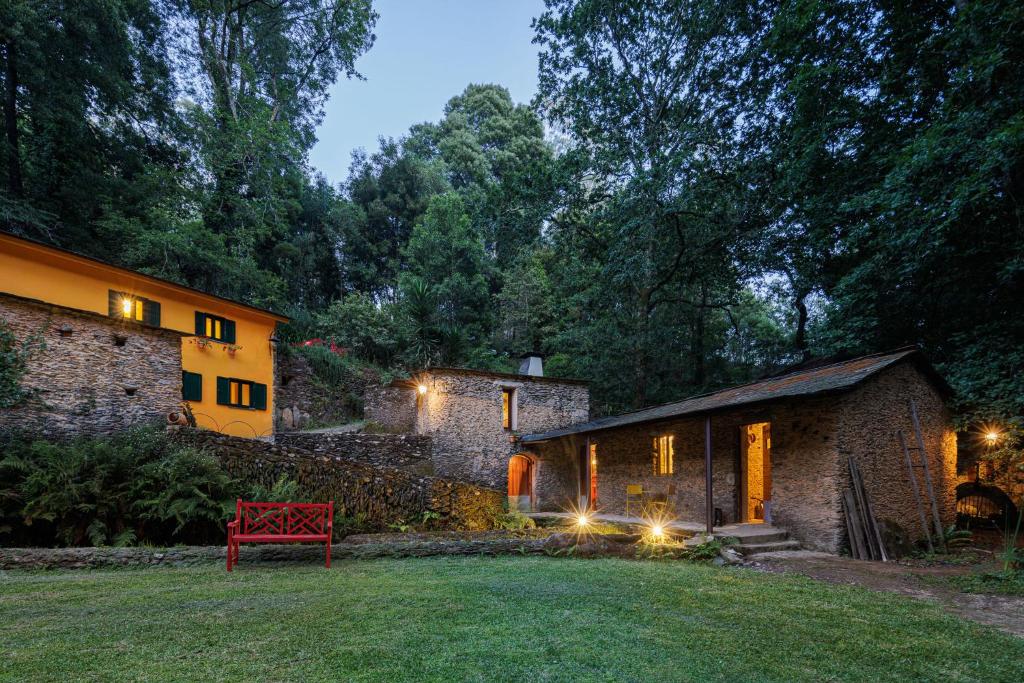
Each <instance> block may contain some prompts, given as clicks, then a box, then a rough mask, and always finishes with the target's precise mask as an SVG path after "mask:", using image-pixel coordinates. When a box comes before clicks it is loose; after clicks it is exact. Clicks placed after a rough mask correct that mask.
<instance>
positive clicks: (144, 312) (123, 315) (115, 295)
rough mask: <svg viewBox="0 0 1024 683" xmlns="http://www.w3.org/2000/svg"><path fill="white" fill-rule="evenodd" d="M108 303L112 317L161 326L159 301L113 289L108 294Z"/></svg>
mask: <svg viewBox="0 0 1024 683" xmlns="http://www.w3.org/2000/svg"><path fill="white" fill-rule="evenodd" d="M107 305H108V312H109V313H110V317H111V318H120V319H121V320H131V321H132V322H137V323H144V324H146V325H152V326H153V327H160V303H159V302H157V301H151V300H149V299H146V298H144V297H141V296H135V295H132V294H127V293H125V292H117V291H114V290H113V289H111V290H109V292H108V294H107Z"/></svg>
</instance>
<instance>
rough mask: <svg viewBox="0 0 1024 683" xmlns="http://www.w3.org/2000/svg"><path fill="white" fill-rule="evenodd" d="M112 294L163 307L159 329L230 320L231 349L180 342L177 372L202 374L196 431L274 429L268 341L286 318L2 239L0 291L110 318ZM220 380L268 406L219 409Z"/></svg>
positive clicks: (183, 328)
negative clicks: (259, 390)
mask: <svg viewBox="0 0 1024 683" xmlns="http://www.w3.org/2000/svg"><path fill="white" fill-rule="evenodd" d="M111 289H113V290H116V291H120V292H126V293H128V294H131V295H134V296H140V297H144V298H147V299H151V300H153V301H157V302H159V303H160V308H161V311H160V326H161V327H165V328H168V329H172V330H178V331H181V332H188V333H192V332H194V331H195V312H196V311H202V312H204V313H211V314H213V315H217V316H221V317H224V318H228V319H230V320H234V321H235V324H236V337H235V338H236V342H235V343H236V345H237V346H240V347H241V348H240V349H238V350H237V351H235V352H234V354H231V353H229V352H228V348H227V345H225V344H221V343H219V342H211V343H210V344H209V346H208V347H207V348H205V349H204V348H200V347H199V345H198V344H197V343H196V340H197V338H196V337H191V336H190V337H183V338H182V340H181V364H182V368H183V369H185V370H188V371H190V372H197V373H200V374H201V375H202V376H203V400H202V401H201V402H192V410H193V412H194V413H195V415H196V421H197V422H198V424H199V426H201V427H206V428H209V429H217V430H219V431H224V432H226V433H229V434H234V435H237V436H248V437H252V436H254V435H255V436H266V435H269V434H271V433H272V432H273V405H272V403H273V393H274V392H273V389H274V363H273V348H272V346H271V343H270V337H271V335H272V334H273V332H274V328H275V326H276V324H277V323H278V322H284V321H285V318H281V317H278V316H274V315H272V314H270V313H264V312H261V311H258V310H255V309H251V308H248V307H246V306H242V305H239V304H233V303H231V302H228V301H224V300H221V299H218V298H216V297H213V296H209V295H205V294H202V293H201V292H197V291H195V290H190V289H188V288H186V287H179V286H177V285H173V284H170V283H164V282H161V281H158V280H154V279H151V278H147V277H146V276H144V275H140V274H137V273H133V272H131V271H126V270H122V269H119V268H115V267H113V266H107V265H105V264H101V263H98V262H95V261H92V260H89V259H85V258H81V257H78V256H75V255H73V254H68V253H65V252H61V251H59V250H55V249H50V248H48V247H45V246H42V245H37V244H35V243H32V242H26V241H24V240H19V239H17V238H14V237H10V236H8V235H3V234H0V292H4V293H7V294H13V295H16V296H20V297H25V298H28V299H35V300H38V301H44V302H47V303H52V304H56V305H59V306H66V307H68V308H75V309H78V310H82V311H90V312H93V313H99V314H101V315H104V316H105V315H108V313H109V311H108V306H109V304H108V293H109V291H110V290H111ZM217 376H221V377H233V378H236V379H244V380H250V381H253V382H259V383H261V384H266V385H267V409H266V410H251V409H248V408H233V407H229V406H222V405H217V402H216V399H217Z"/></svg>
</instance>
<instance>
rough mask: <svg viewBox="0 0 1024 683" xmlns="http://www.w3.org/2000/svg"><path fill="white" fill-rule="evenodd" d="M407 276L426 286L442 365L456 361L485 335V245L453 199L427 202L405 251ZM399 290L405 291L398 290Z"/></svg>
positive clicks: (448, 196) (487, 315) (451, 195)
mask: <svg viewBox="0 0 1024 683" xmlns="http://www.w3.org/2000/svg"><path fill="white" fill-rule="evenodd" d="M404 256H405V259H406V261H407V263H408V271H407V272H406V273H403V276H402V277H403V278H404V280H403V282H405V280H408V278H409V277H411V278H413V280H414V281H416V282H421V283H424V284H426V286H427V287H428V288H429V289H430V293H431V297H432V299H433V301H434V302H435V304H436V306H437V314H436V318H435V320H436V321H437V323H438V324H439V327H440V330H441V333H442V337H443V339H442V341H443V342H444V343H443V345H442V350H443V351H444V352H445V355H446V356H447V362H455V361H458V360H460V358H459V357H460V356H461V355H462V353H463V352H464V347H465V345H467V344H468V345H469V346H476V345H478V344H480V343H482V342H483V340H485V339H486V338H487V333H488V332H489V330H490V311H489V307H490V306H489V304H490V297H489V294H488V288H487V277H486V269H487V264H486V261H485V254H484V245H483V240H482V239H481V237H480V234H479V233H478V232H477V231H476V230H475V229H474V228H473V226H472V224H471V223H470V220H469V216H467V215H466V210H465V205H464V204H463V202H462V199H461V198H460V197H459V195H458V194H455V193H453V192H449V193H446V194H443V195H438V196H436V197H434V198H432V199H431V200H430V205H429V206H428V207H427V212H426V214H425V215H424V216H423V220H422V221H421V222H420V223H417V225H416V227H415V228H414V229H413V233H412V236H411V237H410V238H409V243H408V245H406V247H405V250H404ZM403 289H409V287H407V286H404V285H403Z"/></svg>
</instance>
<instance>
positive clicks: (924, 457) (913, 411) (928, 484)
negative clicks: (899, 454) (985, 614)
mask: <svg viewBox="0 0 1024 683" xmlns="http://www.w3.org/2000/svg"><path fill="white" fill-rule="evenodd" d="M910 419H911V421H912V422H913V425H914V437H915V443H916V444H917V445H916V446H907V439H906V437H905V436H904V435H903V430H902V429H898V430H896V436H897V438H898V439H899V441H900V447H901V448H902V449H903V458H904V460H906V463H907V473H908V474H909V476H910V488H911V489H912V490H913V492H914V502H915V503H916V504H917V514H918V517H919V518H920V520H921V529H922V530H923V531H924V537H925V539H926V540H927V541H928V551H929V552H935V546H934V545H933V544H932V536H931V533H930V532H929V530H928V519H927V515H926V514H925V510H924V504H923V503H922V502H921V490H920V487H919V485H918V483H917V474H916V472H915V470H916V469H918V468H920V469H921V471H922V475H923V476H922V478H923V479H924V484H925V491H926V492H927V494H928V500H929V502H930V503H931V509H932V521H933V522H934V524H935V538H936V540H937V542H938V544H939V547H940V548H941V549H942V550H943V552H945V550H946V536H945V533H944V532H943V529H942V518H941V517H940V516H939V505H938V502H937V501H936V499H935V488H934V487H933V486H932V473H931V468H929V467H928V452H927V451H926V450H925V448H924V436H923V435H922V434H921V419H920V418H919V417H918V415H917V404H916V403H915V402H914V400H913V399H911V400H910ZM911 451H914V452H915V453H916V454H917V457H918V458H920V460H921V462H920V463H917V464H915V463H914V461H913V459H912V458H911V457H910V452H911Z"/></svg>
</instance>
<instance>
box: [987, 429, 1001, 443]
mask: <svg viewBox="0 0 1024 683" xmlns="http://www.w3.org/2000/svg"><path fill="white" fill-rule="evenodd" d="M985 441H988V442H989V443H995V442H996V441H999V432H996V431H989V432H986V433H985Z"/></svg>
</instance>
